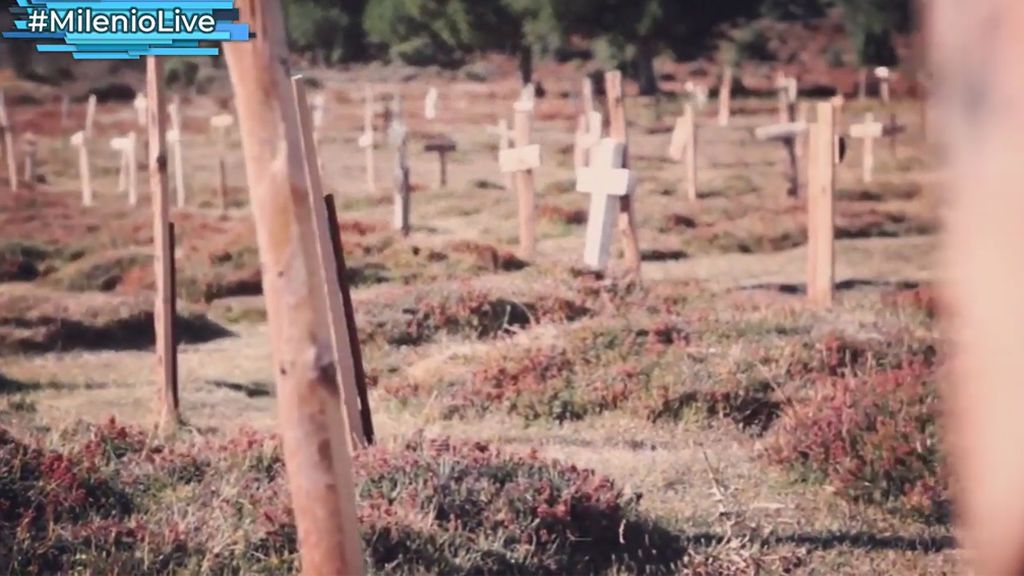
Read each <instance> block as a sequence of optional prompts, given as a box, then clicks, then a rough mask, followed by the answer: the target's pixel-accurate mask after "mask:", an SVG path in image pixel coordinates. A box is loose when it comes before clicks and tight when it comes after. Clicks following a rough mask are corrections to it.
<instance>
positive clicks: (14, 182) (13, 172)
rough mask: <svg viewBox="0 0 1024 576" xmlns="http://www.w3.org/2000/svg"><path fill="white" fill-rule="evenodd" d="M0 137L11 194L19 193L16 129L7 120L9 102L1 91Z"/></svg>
mask: <svg viewBox="0 0 1024 576" xmlns="http://www.w3.org/2000/svg"><path fill="white" fill-rule="evenodd" d="M0 136H3V139H4V142H3V145H4V156H5V157H6V158H7V179H8V182H9V183H10V186H11V192H17V191H18V159H17V157H16V156H15V155H14V129H13V128H11V122H10V120H9V119H8V118H7V102H6V99H5V98H4V93H3V91H2V90H0Z"/></svg>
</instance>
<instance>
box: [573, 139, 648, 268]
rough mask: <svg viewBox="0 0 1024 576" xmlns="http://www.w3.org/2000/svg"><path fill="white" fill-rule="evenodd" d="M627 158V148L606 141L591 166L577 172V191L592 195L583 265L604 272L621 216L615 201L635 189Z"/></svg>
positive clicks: (598, 148) (603, 141)
mask: <svg viewBox="0 0 1024 576" xmlns="http://www.w3.org/2000/svg"><path fill="white" fill-rule="evenodd" d="M625 158H626V146H625V144H623V143H622V142H618V141H616V140H613V139H611V138H605V139H603V140H601V142H600V143H598V145H597V146H595V147H594V149H593V150H591V155H590V164H589V165H588V166H586V167H583V168H580V169H579V170H578V171H577V172H576V191H577V192H583V193H585V194H590V212H589V216H588V218H587V237H586V245H585V247H584V249H583V262H584V263H585V264H586V265H587V266H589V267H590V268H592V269H594V270H597V271H601V272H603V271H604V270H605V269H606V268H607V267H608V251H609V249H610V248H611V242H612V234H613V233H614V229H615V220H616V214H618V212H619V210H616V207H615V205H614V201H615V200H614V199H615V198H616V197H618V198H620V199H621V198H626V197H628V196H629V195H630V194H632V193H633V191H634V189H635V188H636V180H635V178H634V176H633V174H632V173H631V172H630V171H629V170H627V169H625V168H623V166H624V164H625Z"/></svg>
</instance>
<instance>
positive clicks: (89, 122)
mask: <svg viewBox="0 0 1024 576" xmlns="http://www.w3.org/2000/svg"><path fill="white" fill-rule="evenodd" d="M95 122H96V95H95V94H89V101H88V102H87V103H86V105H85V135H86V136H87V137H88V138H92V129H93V124H94V123H95Z"/></svg>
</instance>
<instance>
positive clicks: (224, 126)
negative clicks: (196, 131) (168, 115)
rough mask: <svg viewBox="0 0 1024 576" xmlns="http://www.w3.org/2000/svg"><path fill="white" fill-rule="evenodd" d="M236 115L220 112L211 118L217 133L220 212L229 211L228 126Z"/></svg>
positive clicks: (212, 125) (232, 122)
mask: <svg viewBox="0 0 1024 576" xmlns="http://www.w3.org/2000/svg"><path fill="white" fill-rule="evenodd" d="M234 123H235V117H234V116H232V115H230V114H220V115H218V116H214V117H213V118H210V126H211V127H212V128H213V130H214V132H215V133H216V135H217V198H218V199H219V200H220V212H221V214H226V213H227V211H228V166H227V164H228V160H227V153H228V141H227V140H228V134H227V132H228V128H229V127H231V126H232V125H234Z"/></svg>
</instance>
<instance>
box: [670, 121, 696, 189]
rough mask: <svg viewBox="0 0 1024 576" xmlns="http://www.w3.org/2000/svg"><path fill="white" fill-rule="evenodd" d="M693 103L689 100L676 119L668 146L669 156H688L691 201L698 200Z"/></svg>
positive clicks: (686, 185) (688, 183) (677, 157)
mask: <svg viewBox="0 0 1024 576" xmlns="http://www.w3.org/2000/svg"><path fill="white" fill-rule="evenodd" d="M694 116H695V115H694V113H693V105H692V104H690V103H689V102H687V103H686V104H685V106H684V112H683V115H682V116H680V117H679V118H678V119H677V120H676V127H675V129H674V130H673V131H672V141H671V143H670V144H669V147H668V157H669V158H671V159H672V160H675V161H676V162H682V161H683V159H684V158H683V156H684V154H685V156H686V181H685V187H686V196H687V198H689V199H690V201H691V202H696V201H697V123H696V120H695V118H694Z"/></svg>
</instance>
